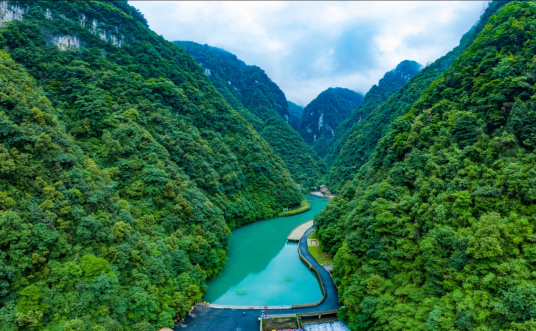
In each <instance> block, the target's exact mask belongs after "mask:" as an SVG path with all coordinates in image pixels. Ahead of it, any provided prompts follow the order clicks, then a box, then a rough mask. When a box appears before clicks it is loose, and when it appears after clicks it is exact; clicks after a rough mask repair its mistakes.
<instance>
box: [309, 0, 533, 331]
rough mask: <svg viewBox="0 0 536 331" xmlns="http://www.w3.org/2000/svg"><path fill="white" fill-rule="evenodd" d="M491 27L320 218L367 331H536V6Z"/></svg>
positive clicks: (514, 6)
mask: <svg viewBox="0 0 536 331" xmlns="http://www.w3.org/2000/svg"><path fill="white" fill-rule="evenodd" d="M500 5H502V4H499V6H500ZM496 9H497V7H493V8H491V9H490V10H489V11H488V12H487V13H486V14H488V15H487V16H488V17H489V13H490V11H494V10H496ZM481 23H482V24H483V25H485V27H484V28H483V29H482V30H481V32H480V33H479V34H478V36H477V38H476V39H475V40H474V41H473V43H472V44H471V45H470V47H469V48H468V49H467V50H466V51H465V52H464V53H463V54H461V55H460V57H459V58H458V59H457V60H456V61H455V62H454V63H453V64H452V66H451V67H450V68H449V69H448V70H447V71H446V72H445V73H444V74H443V75H442V76H441V77H440V78H439V79H437V80H435V81H434V82H433V83H432V84H431V85H430V87H429V88H427V89H426V90H425V91H424V93H423V94H422V95H421V97H420V98H419V99H418V100H417V101H416V102H415V103H414V104H413V105H412V106H411V107H410V109H408V111H407V112H406V113H405V114H404V115H403V116H401V117H398V118H397V119H396V120H395V121H394V123H393V124H392V125H391V126H390V128H389V130H388V131H387V133H386V135H385V137H384V138H383V139H382V140H381V142H380V144H379V145H378V147H377V149H376V151H375V153H374V154H373V157H372V159H371V160H370V161H369V162H368V163H366V165H365V166H363V167H362V168H361V170H360V171H359V173H358V175H357V176H356V177H355V179H354V180H353V181H352V182H350V183H348V184H347V185H345V187H344V188H343V190H342V192H341V194H340V195H339V196H337V197H336V198H335V199H334V200H333V201H332V202H330V203H329V205H328V208H327V209H326V211H325V212H324V213H322V215H321V216H320V217H318V218H317V219H316V220H315V222H316V224H317V226H319V228H320V231H319V236H320V239H321V245H323V247H324V248H325V249H327V250H329V251H331V252H332V253H335V252H336V257H335V261H336V264H337V268H336V269H335V272H334V278H335V280H336V282H337V283H338V286H339V289H340V294H341V295H342V298H343V302H344V304H345V306H346V309H345V311H344V312H343V316H344V318H345V319H346V320H347V321H348V322H349V323H350V326H351V328H352V329H354V330H359V329H367V330H430V329H432V330H509V331H513V330H533V329H534V328H535V327H536V324H535V322H534V318H536V314H535V311H536V300H535V297H536V295H535V293H536V278H535V276H534V275H535V274H536V269H535V264H534V256H535V254H534V229H535V228H536V219H535V217H534V215H535V213H536V194H535V187H536V172H535V169H534V162H535V160H536V153H535V149H534V148H535V146H536V140H535V137H536V127H535V125H534V123H536V112H535V111H534V109H536V108H535V106H536V104H535V102H536V95H535V90H534V88H533V85H534V82H535V81H536V78H535V77H536V56H535V54H536V52H535V50H536V33H535V30H534V29H533V26H534V25H535V24H536V3H534V2H510V3H508V4H506V5H504V6H503V7H502V8H500V9H499V10H498V11H497V12H496V15H493V16H491V17H489V19H487V20H486V21H484V20H483V21H482V22H481Z"/></svg>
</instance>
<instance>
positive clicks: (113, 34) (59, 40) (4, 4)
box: [0, 1, 124, 51]
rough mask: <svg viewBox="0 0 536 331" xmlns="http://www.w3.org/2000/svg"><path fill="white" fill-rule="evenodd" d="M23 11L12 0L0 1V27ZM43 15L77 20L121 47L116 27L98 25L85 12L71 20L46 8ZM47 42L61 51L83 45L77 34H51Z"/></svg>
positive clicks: (121, 38)
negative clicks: (108, 27)
mask: <svg viewBox="0 0 536 331" xmlns="http://www.w3.org/2000/svg"><path fill="white" fill-rule="evenodd" d="M24 13H25V9H24V7H22V6H20V5H19V4H18V3H17V2H14V1H0V28H1V27H2V25H3V24H4V23H5V22H10V21H13V20H17V19H19V20H20V19H22V18H23V16H24ZM45 17H46V18H47V19H49V20H54V19H62V20H67V21H70V22H72V23H76V22H78V24H80V26H81V27H82V28H85V29H89V32H90V33H91V34H93V35H94V36H97V37H99V38H100V39H101V40H103V41H105V42H107V43H110V44H112V45H113V46H115V47H122V46H123V43H124V36H123V35H122V34H121V33H119V29H118V28H117V27H116V28H115V31H109V30H106V29H103V28H100V27H99V22H98V21H97V20H95V19H89V18H88V17H87V15H86V14H84V13H80V14H79V15H78V20H71V19H68V18H66V17H65V16H63V15H59V16H55V15H54V13H53V12H52V11H51V10H50V9H48V8H47V10H46V12H45ZM49 43H50V44H54V45H56V46H58V48H59V49H60V50H62V51H67V50H76V49H79V48H80V47H81V46H82V45H83V41H82V40H81V39H80V37H79V36H77V35H73V34H62V35H53V36H50V37H49Z"/></svg>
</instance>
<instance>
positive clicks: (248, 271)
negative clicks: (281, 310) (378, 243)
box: [203, 196, 327, 305]
mask: <svg viewBox="0 0 536 331" xmlns="http://www.w3.org/2000/svg"><path fill="white" fill-rule="evenodd" d="M307 198H308V199H310V200H311V202H310V203H311V209H310V210H309V211H307V212H305V213H303V214H299V215H295V216H290V217H282V218H274V219H271V220H266V221H260V222H256V223H253V224H249V225H246V226H244V227H242V228H239V229H236V230H235V231H233V236H232V238H231V248H230V250H229V252H228V256H229V260H228V262H227V267H226V268H225V269H224V270H223V271H222V272H221V273H220V274H219V275H218V276H216V278H214V279H213V280H210V281H209V282H208V284H207V285H208V291H207V294H206V295H205V297H204V298H203V300H205V301H208V302H210V303H216V304H225V305H286V304H298V303H308V302H314V301H317V300H320V298H321V297H322V292H321V290H320V286H319V285H318V281H317V280H316V278H315V276H314V274H313V273H312V272H311V271H310V270H309V269H308V268H307V267H306V266H305V265H304V264H303V263H302V261H301V260H300V259H299V256H298V250H297V244H296V243H287V242H286V237H287V236H288V234H289V233H290V231H292V229H293V228H294V227H296V226H297V225H299V224H301V223H303V222H306V221H308V220H310V219H312V218H313V217H314V215H316V214H317V213H319V212H320V211H321V210H322V209H323V208H324V207H325V206H326V204H327V201H326V200H318V198H316V197H312V196H308V197H307ZM286 277H290V281H289V280H285V278H286ZM236 291H245V293H244V294H237V293H236Z"/></svg>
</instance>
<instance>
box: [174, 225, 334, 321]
mask: <svg viewBox="0 0 536 331" xmlns="http://www.w3.org/2000/svg"><path fill="white" fill-rule="evenodd" d="M312 231H313V229H309V230H308V233H306V234H305V235H304V236H303V238H302V240H300V242H299V246H298V249H299V250H300V255H302V257H303V258H304V259H305V260H307V261H308V262H309V263H310V264H311V266H312V267H313V268H315V269H316V270H317V272H318V275H319V277H320V281H321V282H322V283H323V285H324V289H325V295H324V299H323V300H322V301H321V303H320V304H319V305H317V306H315V307H303V308H291V309H271V310H269V315H271V316H273V315H277V314H297V315H311V314H312V313H315V314H314V316H319V315H322V312H329V313H332V314H333V313H335V312H336V310H338V309H339V308H340V306H341V305H340V303H339V297H338V295H337V287H336V286H335V284H334V283H333V279H332V278H331V276H330V274H329V273H328V271H327V270H326V269H324V268H322V267H321V266H320V264H319V263H318V262H316V260H315V259H314V258H313V256H312V255H311V254H310V253H309V251H308V249H307V237H308V236H309V235H310V234H311V232H312ZM263 310H264V309H255V308H253V309H216V308H203V307H197V306H196V307H195V309H194V310H193V311H192V312H191V313H190V314H188V315H187V316H186V318H185V319H184V320H182V321H180V322H178V323H177V324H176V325H175V327H174V330H175V331H179V330H180V331H198V330H203V331H235V330H245V331H249V330H252V331H253V330H259V325H260V323H259V317H260V314H261V312H263ZM311 316H312V315H311Z"/></svg>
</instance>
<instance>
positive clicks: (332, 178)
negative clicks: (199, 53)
mask: <svg viewBox="0 0 536 331" xmlns="http://www.w3.org/2000/svg"><path fill="white" fill-rule="evenodd" d="M508 2H509V1H492V2H490V4H489V6H488V8H487V9H486V11H485V12H484V13H483V14H482V16H481V17H480V20H479V22H477V24H475V25H474V26H473V27H472V28H471V30H469V32H467V33H466V34H465V35H464V36H463V37H462V39H461V40H460V45H458V46H457V47H455V48H454V49H453V50H452V51H450V52H449V53H447V54H446V55H444V56H443V57H441V58H439V59H438V60H436V61H435V62H433V63H432V64H430V65H428V66H426V67H425V68H423V69H422V70H421V71H420V72H419V73H418V74H416V75H415V77H413V78H412V79H410V80H409V82H408V83H407V84H405V85H404V86H403V87H402V88H400V89H399V90H398V91H397V92H396V93H394V94H393V95H391V97H389V99H388V100H387V101H385V102H384V103H382V104H381V105H379V106H377V107H376V108H374V109H373V110H372V111H371V112H370V114H369V115H368V116H367V117H366V118H364V120H363V121H361V122H359V124H358V125H353V126H351V129H348V130H344V129H342V130H343V132H345V133H344V134H340V135H336V136H337V137H344V138H341V139H338V140H337V141H334V142H333V144H332V149H331V150H330V151H329V154H328V155H327V156H326V157H325V159H326V161H328V160H329V161H328V162H330V163H329V169H330V171H329V174H328V176H327V177H328V183H329V186H330V188H331V189H332V190H334V191H336V190H338V189H340V188H341V187H342V186H343V185H344V184H345V183H346V182H348V181H349V180H351V179H352V178H353V177H354V175H355V174H356V173H357V171H358V170H359V169H360V168H361V167H362V166H363V164H365V163H366V162H367V161H368V160H369V158H370V156H371V154H372V153H373V152H374V150H375V148H376V146H377V145H378V142H379V140H380V139H381V138H382V137H383V136H384V135H385V134H386V132H387V130H388V129H389V125H390V124H391V123H392V122H393V121H394V120H395V119H396V118H397V117H399V116H401V115H402V114H404V113H405V112H406V111H407V110H408V108H410V107H411V105H412V104H413V103H414V102H415V101H416V100H417V99H418V98H419V97H420V95H421V94H422V92H423V91H424V90H425V89H426V88H427V87H428V86H430V84H431V83H432V82H433V81H434V80H435V79H437V78H439V77H440V76H441V75H442V74H443V73H444V72H445V71H446V70H447V69H448V68H449V66H450V65H451V64H452V62H454V60H456V59H457V58H458V56H459V55H460V54H462V53H463V52H464V51H465V50H466V49H467V48H468V47H469V45H470V44H471V42H472V41H473V40H474V39H475V38H476V35H477V34H478V33H479V32H480V31H481V30H482V29H483V28H484V25H485V23H486V21H487V19H488V18H489V16H490V15H492V14H493V13H495V11H496V10H497V9H498V8H500V7H501V6H503V5H504V4H505V3H508ZM372 106H375V105H374V104H372ZM367 108H368V107H367ZM371 108H372V107H371ZM352 115H353V114H352ZM354 122H355V121H354Z"/></svg>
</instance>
